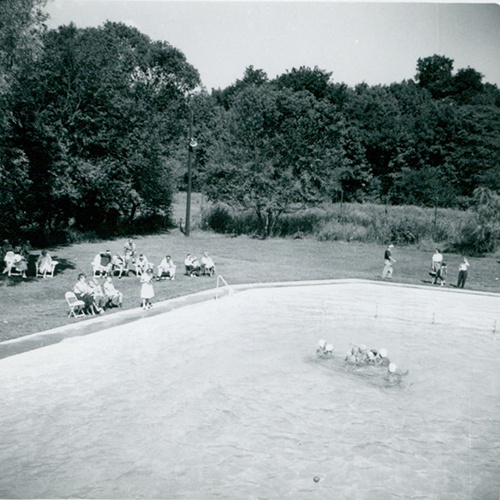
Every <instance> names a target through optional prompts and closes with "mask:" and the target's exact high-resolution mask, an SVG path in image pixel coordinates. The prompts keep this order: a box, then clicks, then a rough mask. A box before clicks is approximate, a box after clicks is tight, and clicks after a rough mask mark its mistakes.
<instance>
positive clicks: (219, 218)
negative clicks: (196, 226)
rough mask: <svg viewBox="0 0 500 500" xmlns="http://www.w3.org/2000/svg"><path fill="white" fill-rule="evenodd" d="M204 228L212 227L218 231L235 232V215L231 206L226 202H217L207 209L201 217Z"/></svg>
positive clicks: (211, 228)
mask: <svg viewBox="0 0 500 500" xmlns="http://www.w3.org/2000/svg"><path fill="white" fill-rule="evenodd" d="M201 227H202V229H205V230H206V229H210V230H212V231H215V232H216V233H230V232H233V227H234V217H233V214H232V210H231V208H230V207H229V206H228V205H226V204H224V203H216V204H215V205H212V206H211V207H210V208H208V209H206V210H205V211H204V212H203V214H202V217H201Z"/></svg>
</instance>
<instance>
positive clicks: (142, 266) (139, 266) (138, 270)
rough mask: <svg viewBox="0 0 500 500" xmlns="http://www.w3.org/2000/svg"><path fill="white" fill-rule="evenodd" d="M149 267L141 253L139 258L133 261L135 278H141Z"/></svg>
mask: <svg viewBox="0 0 500 500" xmlns="http://www.w3.org/2000/svg"><path fill="white" fill-rule="evenodd" d="M150 267H151V264H150V263H149V261H148V258H147V257H146V256H145V255H144V254H142V253H141V254H140V255H139V258H138V259H137V260H136V261H135V274H136V275H137V276H141V275H142V274H143V273H145V272H146V271H147V270H148V269H149V268H150Z"/></svg>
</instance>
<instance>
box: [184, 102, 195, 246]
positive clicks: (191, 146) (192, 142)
mask: <svg viewBox="0 0 500 500" xmlns="http://www.w3.org/2000/svg"><path fill="white" fill-rule="evenodd" d="M196 146H198V143H197V142H196V140H195V139H194V137H193V109H192V108H191V107H189V146H188V181H187V196H186V225H185V227H184V234H185V235H186V236H189V233H190V230H191V189H192V180H193V172H192V170H193V168H192V154H193V151H194V148H196Z"/></svg>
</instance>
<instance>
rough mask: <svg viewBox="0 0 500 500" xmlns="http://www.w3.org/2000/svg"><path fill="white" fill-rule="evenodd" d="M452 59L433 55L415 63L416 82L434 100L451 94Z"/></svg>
mask: <svg viewBox="0 0 500 500" xmlns="http://www.w3.org/2000/svg"><path fill="white" fill-rule="evenodd" d="M452 72H453V59H450V58H449V57H446V56H440V55H436V54H435V55H433V56H430V57H424V58H420V59H418V61H417V74H416V76H415V79H416V81H417V82H418V84H419V85H420V87H422V88H424V89H427V90H428V91H429V92H430V93H431V94H432V96H433V97H434V98H442V97H446V96H448V95H450V94H451V93H452V92H453V76H452Z"/></svg>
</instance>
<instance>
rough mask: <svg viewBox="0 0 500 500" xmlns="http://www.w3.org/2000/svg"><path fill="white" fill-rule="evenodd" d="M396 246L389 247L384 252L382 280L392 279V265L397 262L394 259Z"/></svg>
mask: <svg viewBox="0 0 500 500" xmlns="http://www.w3.org/2000/svg"><path fill="white" fill-rule="evenodd" d="M393 248H394V245H389V246H388V247H387V248H386V250H385V252H384V264H385V265H384V270H383V271H382V279H385V278H392V264H394V263H396V261H395V260H394V259H393V257H392V249H393Z"/></svg>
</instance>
